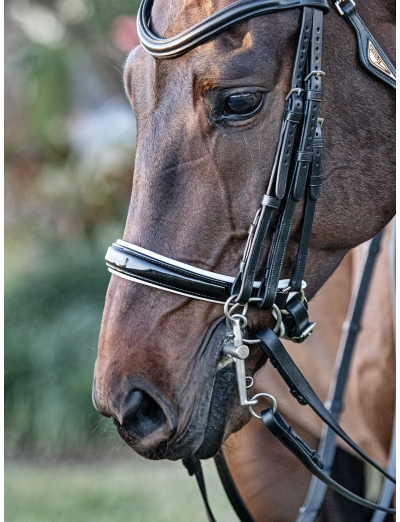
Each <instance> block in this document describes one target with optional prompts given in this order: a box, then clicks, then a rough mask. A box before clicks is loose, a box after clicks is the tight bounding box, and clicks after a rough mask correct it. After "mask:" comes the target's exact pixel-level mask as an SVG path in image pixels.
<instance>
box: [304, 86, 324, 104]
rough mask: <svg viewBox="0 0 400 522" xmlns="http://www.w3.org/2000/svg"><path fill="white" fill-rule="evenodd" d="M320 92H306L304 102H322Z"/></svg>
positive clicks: (311, 90)
mask: <svg viewBox="0 0 400 522" xmlns="http://www.w3.org/2000/svg"><path fill="white" fill-rule="evenodd" d="M322 98H323V95H322V91H314V90H313V89H307V90H306V100H313V101H319V102H322Z"/></svg>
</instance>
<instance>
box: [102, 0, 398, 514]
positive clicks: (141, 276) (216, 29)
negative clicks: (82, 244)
mask: <svg viewBox="0 0 400 522" xmlns="http://www.w3.org/2000/svg"><path fill="white" fill-rule="evenodd" d="M342 1H343V0H338V1H337V2H336V7H337V8H338V11H339V13H340V14H341V15H344V16H345V18H346V19H347V21H348V22H349V23H350V25H351V26H352V28H353V29H354V31H355V34H356V36H357V41H358V46H359V55H360V59H361V61H362V63H363V65H364V66H365V67H366V68H367V69H368V70H369V71H370V72H371V73H372V74H374V75H375V76H376V77H378V78H379V79H380V80H382V81H384V82H386V83H387V84H389V85H390V86H392V87H394V88H395V81H396V80H395V69H394V67H393V66H392V64H391V63H390V60H389V59H388V58H387V56H386V55H385V53H384V52H383V51H382V49H381V48H380V46H379V44H378V43H377V42H376V40H375V39H374V37H373V36H372V35H371V33H370V32H369V31H368V29H367V28H366V26H365V25H364V23H363V22H362V20H361V18H360V17H359V15H358V13H357V11H356V10H355V4H354V2H353V1H352V0H350V1H349V2H348V3H346V4H345V5H342ZM152 5H153V0H142V3H141V5H140V8H139V12H138V33H139V37H140V41H141V44H142V46H143V47H144V49H145V50H146V51H147V52H148V53H150V54H151V55H152V56H154V57H155V58H157V59H173V58H177V57H179V56H181V55H183V54H185V53H187V52H189V51H190V50H191V49H193V48H195V47H197V46H198V45H201V44H202V43H204V42H205V41H207V40H208V39H210V38H211V37H213V36H215V35H217V34H218V33H220V32H222V31H224V30H225V29H227V28H228V27H230V26H231V25H233V24H235V23H237V22H240V21H243V20H247V19H249V18H252V17H255V16H261V15H265V14H268V13H271V12H276V11H282V10H286V9H293V8H301V9H302V21H301V26H300V32H299V43H298V47H297V52H296V58H295V63H294V67H293V73H292V79H291V86H290V90H289V93H288V95H287V97H286V107H285V112H284V115H283V119H282V125H281V129H280V134H279V140H278V146H277V150H276V154H275V160H274V164H273V168H272V172H271V176H270V179H269V184H268V188H267V190H266V193H265V194H264V195H263V197H262V199H261V205H260V208H259V209H258V211H257V213H256V215H255V218H254V220H253V223H252V224H251V226H250V229H249V235H248V240H247V244H246V247H245V250H244V253H243V257H242V260H241V262H240V265H239V270H238V273H237V276H236V278H233V277H229V276H224V275H220V274H215V273H213V272H208V271H205V270H201V269H198V268H195V267H192V266H190V265H187V264H184V263H181V262H178V261H175V260H172V259H169V258H166V257H164V256H161V255H159V254H156V253H154V252H151V251H149V250H146V249H144V248H141V247H139V246H137V245H134V244H132V243H129V242H127V241H122V240H118V241H117V242H116V243H114V244H113V245H112V246H111V247H110V248H109V249H108V252H107V255H106V262H107V265H108V268H109V270H110V272H112V273H113V274H115V275H118V276H120V277H123V278H126V279H129V280H131V281H135V282H138V283H142V284H146V285H149V286H153V287H156V288H160V289H163V290H166V291H170V292H175V293H178V294H181V295H185V296H189V297H192V298H196V299H202V300H206V301H209V302H215V303H227V302H228V301H230V302H231V304H234V305H235V306H239V305H242V306H247V305H248V303H249V302H250V301H251V302H254V303H256V304H257V306H258V307H259V308H263V309H274V310H278V311H280V313H281V319H280V321H281V322H280V325H279V326H280V328H278V329H277V333H280V336H281V337H284V338H286V339H290V340H292V341H294V342H297V343H298V342H303V341H304V340H305V339H306V338H307V337H308V336H309V335H310V334H311V332H312V330H313V328H314V326H315V323H312V322H310V321H309V319H308V307H307V300H306V299H305V296H304V287H305V283H304V281H303V275H304V270H305V265H306V260H307V251H308V245H309V240H310V235H311V229H312V223H313V218H314V211H315V205H316V202H317V199H318V196H319V192H320V186H321V163H322V150H323V138H322V123H323V120H322V119H321V118H319V108H320V105H321V102H322V98H323V97H322V78H323V76H324V75H325V73H324V72H323V70H322V36H323V15H324V14H326V13H327V12H329V5H328V3H327V0H295V1H290V0H239V1H237V2H234V3H232V4H230V5H229V6H227V7H225V8H224V9H221V10H220V11H218V12H216V13H214V14H213V15H211V16H209V17H207V18H205V19H204V20H202V21H201V22H199V23H197V24H195V25H194V26H192V27H190V28H189V29H187V30H185V31H183V32H182V33H180V34H178V35H176V36H173V37H171V38H162V37H159V36H157V35H155V34H154V33H153V32H152V30H151V28H150V19H151V10H152ZM295 146H297V150H296V151H294V148H295ZM300 200H304V207H303V216H302V223H301V233H300V240H299V243H298V248H297V254H296V256H295V258H294V262H293V266H292V272H291V276H290V279H288V280H281V279H280V276H281V271H282V266H283V263H284V259H285V255H286V251H287V246H288V243H289V238H290V234H291V229H292V221H293V215H294V211H295V208H296V205H297V204H298V203H299V201H300ZM271 223H276V225H275V226H274V227H272V226H271ZM267 237H269V238H270V240H271V246H270V248H269V253H268V257H267V263H266V266H265V267H264V269H263V276H262V278H261V281H255V276H256V272H257V269H258V267H259V260H260V256H261V252H262V248H263V245H264V243H265V240H266V238H267ZM371 271H372V268H371ZM278 313H279V312H278ZM242 326H243V325H242ZM233 330H234V328H233ZM277 333H274V332H273V331H272V330H270V329H269V328H264V329H263V330H262V331H261V332H260V333H259V334H258V335H257V338H258V340H259V341H258V342H260V346H261V348H262V349H263V350H264V352H265V353H266V354H267V356H268V357H269V359H270V360H271V362H272V364H273V365H274V366H275V367H276V368H277V369H278V371H279V372H280V374H281V375H282V377H283V378H284V379H285V381H286V382H287V383H288V385H289V387H290V391H291V393H292V394H293V395H294V396H295V397H296V399H297V400H298V401H299V403H300V404H309V405H310V406H311V407H312V408H313V409H314V411H315V412H316V413H317V414H318V415H319V416H320V417H321V418H322V419H323V420H324V421H325V422H326V423H327V425H328V426H329V428H330V430H331V431H332V433H336V435H338V436H339V437H341V438H342V439H343V440H345V441H346V442H347V443H348V444H349V445H350V446H351V447H352V448H353V449H354V450H355V451H356V452H357V453H358V454H359V455H360V456H362V457H363V458H364V459H365V460H367V461H368V462H369V463H370V464H371V465H372V466H374V467H375V468H376V469H378V470H379V471H380V472H381V473H383V474H384V475H385V477H386V478H387V479H388V480H389V481H391V482H394V478H393V477H392V476H391V475H390V473H388V472H386V471H385V470H384V469H382V468H381V467H380V466H379V465H378V464H376V463H375V462H374V461H372V459H370V458H369V457H368V456H367V455H366V454H365V453H364V452H363V451H362V450H361V449H360V448H359V447H358V446H357V445H356V444H355V443H354V442H353V441H352V440H351V439H350V438H349V437H348V436H347V434H346V433H345V432H344V431H343V430H342V429H341V428H340V426H339V425H338V423H337V420H338V416H339V415H336V414H335V412H334V411H333V410H332V409H331V410H330V411H328V410H327V409H326V408H325V407H324V405H323V404H322V403H321V401H320V400H319V399H318V397H317V396H316V395H315V393H314V392H313V390H312V388H311V386H310V385H309V384H308V383H307V381H306V380H305V379H304V377H303V376H302V374H301V373H300V371H299V369H298V368H297V367H296V365H295V364H294V362H293V361H292V359H291V358H290V356H289V354H288V353H287V352H286V350H285V348H284V346H283V344H282V343H281V341H280V340H279V336H278V335H277ZM238 337H239V338H240V342H242V343H243V342H246V341H245V340H243V339H242V338H241V334H240V327H239V334H238ZM238 348H240V346H239V344H238V343H236V344H235V347H234V349H238ZM224 353H225V352H224ZM227 353H228V354H232V353H236V352H234V351H233V352H232V350H231V351H230V352H229V351H228V352H227ZM234 357H236V362H240V361H238V360H239V359H241V358H243V359H244V357H239V356H237V355H236V356H235V355H234ZM237 372H238V366H237ZM343 389H344V384H343ZM343 389H342V393H343ZM243 404H246V405H250V404H251V401H250V402H246V401H245V402H244V403H243ZM262 420H263V422H264V423H265V425H266V426H267V427H268V428H269V430H270V431H271V433H273V434H274V435H275V436H276V437H277V438H278V439H279V440H280V441H281V442H282V443H283V444H284V445H285V446H286V447H288V449H290V451H292V453H294V454H295V456H296V457H297V458H298V459H299V460H300V461H301V462H302V463H303V465H305V466H306V467H307V469H309V470H310V471H311V472H312V473H313V474H314V475H315V476H317V477H318V478H319V479H320V480H321V481H322V482H324V483H325V484H327V485H328V486H329V487H331V488H333V489H334V490H336V491H337V492H339V493H340V494H342V495H344V496H346V497H347V498H350V499H351V500H353V501H355V502H357V503H359V504H361V505H363V506H366V507H369V508H372V509H376V510H379V511H381V512H384V513H395V511H394V510H393V509H390V508H388V507H387V506H388V505H389V504H387V505H383V504H382V503H380V504H375V503H373V502H370V501H368V500H365V499H361V498H360V497H357V495H354V494H353V493H351V492H350V491H348V490H346V489H345V488H343V487H342V486H340V485H339V484H337V483H336V482H334V481H333V480H332V479H331V478H330V477H329V471H328V472H326V470H324V469H323V467H324V466H323V464H322V461H321V458H320V457H319V455H318V453H317V452H316V451H313V450H311V449H310V448H309V447H308V446H307V445H306V444H305V443H304V441H302V440H301V439H300V437H299V436H298V435H297V434H296V433H295V432H294V430H293V429H292V428H291V427H290V426H288V425H287V424H286V422H285V421H284V419H283V417H282V416H281V415H280V414H279V413H278V412H277V411H276V409H275V408H272V407H271V408H268V409H267V410H265V411H264V412H262ZM190 462H191V463H190ZM190 462H189V461H187V464H188V466H189V468H190V469H192V471H193V470H194V471H193V473H194V474H196V476H198V478H199V475H198V472H197V471H196V469H197V468H196V465H197V464H194V461H193V459H192V461H190ZM195 468H196V469H195ZM322 498H323V496H322ZM321 502H322V500H321ZM314 511H316V512H317V511H318V509H317V510H315V509H314ZM247 515H248V513H247ZM247 515H246V514H245V515H243V517H241V519H242V520H251V517H249V516H247ZM315 516H316V514H313V515H310V516H309V517H308V518H304V517H303V518H302V519H301V520H307V521H311V520H314V518H315ZM246 517H247V518H246ZM312 517H314V518H312ZM209 518H210V520H213V517H212V514H211V512H209Z"/></svg>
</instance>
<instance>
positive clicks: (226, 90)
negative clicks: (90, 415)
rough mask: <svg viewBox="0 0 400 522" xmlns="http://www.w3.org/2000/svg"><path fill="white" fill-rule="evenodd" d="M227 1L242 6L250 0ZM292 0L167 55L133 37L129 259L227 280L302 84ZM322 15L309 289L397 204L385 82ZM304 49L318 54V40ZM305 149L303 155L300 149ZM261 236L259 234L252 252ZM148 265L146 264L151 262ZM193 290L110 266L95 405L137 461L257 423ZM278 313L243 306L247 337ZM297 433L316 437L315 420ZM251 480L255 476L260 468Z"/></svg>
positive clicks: (159, 10) (157, 26) (222, 331)
mask: <svg viewBox="0 0 400 522" xmlns="http://www.w3.org/2000/svg"><path fill="white" fill-rule="evenodd" d="M253 1H257V0H253ZM147 3H148V2H147ZM250 3H251V2H247V4H250ZM272 3H273V2H272V1H271V4H272ZM299 3H300V2H299ZM317 3H318V2H317ZM236 4H240V5H241V7H243V5H244V4H246V2H236V3H235V4H232V5H234V6H236ZM277 4H279V5H280V6H282V5H284V4H285V2H284V1H283V2H277ZM377 5H378V7H379V8H377V7H376V3H374V2H373V1H372V0H367V1H365V2H363V4H362V5H361V6H360V9H359V11H360V13H361V15H362V18H363V19H364V21H365V23H366V25H367V26H368V27H369V28H373V32H374V34H375V35H377V38H378V40H379V43H380V45H381V46H382V48H383V49H384V50H385V52H386V53H387V55H388V57H389V59H390V60H392V61H393V60H394V51H393V41H394V10H395V5H394V2H385V3H384V2H380V3H379V4H377ZM230 7H231V4H230V2H228V1H227V0H210V1H207V2H200V0H176V1H174V2H170V3H169V2H168V3H167V2H160V1H157V0H156V1H155V2H154V5H152V9H151V19H150V20H147V21H146V23H147V22H148V21H149V22H150V29H151V31H152V33H153V34H154V35H158V37H160V38H161V37H163V38H167V39H168V38H170V39H171V40H173V36H174V35H176V34H179V33H181V32H185V31H186V30H187V29H188V28H190V27H192V26H193V24H197V23H201V21H202V20H204V19H205V18H206V19H207V17H210V16H212V13H215V12H219V10H222V11H223V10H224V9H229V8H230ZM286 7H290V8H288V9H286ZM286 7H284V9H283V10H280V9H281V7H280V8H279V10H276V11H273V12H270V13H268V16H257V17H250V18H243V19H242V20H241V21H238V22H237V23H234V24H232V25H230V26H229V27H227V28H225V29H224V31H223V32H217V33H216V34H213V35H212V36H211V37H210V38H208V39H205V40H204V41H201V45H197V46H193V47H192V48H190V49H189V51H188V52H186V50H185V52H181V53H180V54H181V55H180V56H179V57H174V59H171V60H169V59H166V60H158V59H157V58H155V57H154V56H152V55H151V53H148V52H146V50H145V49H144V48H143V47H137V48H135V49H134V50H133V51H132V52H131V54H130V55H129V57H128V60H127V63H126V66H125V73H124V81H125V90H126V93H127V96H128V98H129V100H130V101H131V104H132V107H133V109H134V111H135V114H136V118H137V124H138V141H137V153H136V162H135V173H134V179H133V189H132V199H131V204H130V207H129V213H128V218H127V224H126V228H125V231H124V241H125V243H123V242H122V243H120V245H119V247H118V248H119V249H120V250H121V252H125V253H127V252H129V248H127V245H136V246H137V247H136V250H135V255H136V259H137V258H139V257H140V258H141V259H142V261H143V259H144V260H145V262H147V261H148V259H149V254H148V253H149V252H150V254H151V253H153V254H154V252H156V253H157V254H154V255H153V258H152V259H156V260H157V263H158V267H160V266H161V265H165V259H166V258H169V259H176V260H179V261H177V262H176V267H177V268H176V272H175V277H176V278H177V277H178V272H179V273H180V277H181V276H182V273H183V272H185V270H186V269H185V267H187V266H188V265H190V266H192V267H193V266H194V267H195V268H194V269H193V270H192V273H196V274H197V277H198V279H199V280H201V281H202V284H203V286H204V284H208V283H207V281H209V278H208V276H207V274H210V273H219V274H226V276H223V277H222V276H221V278H220V281H223V282H224V284H225V283H226V284H228V283H229V284H231V282H232V281H233V278H234V276H235V275H236V272H237V266H238V264H239V261H240V259H241V257H242V255H243V251H244V250H245V245H246V242H247V240H248V232H247V231H248V227H249V224H250V223H252V220H253V216H254V213H255V212H256V210H257V208H258V206H259V199H260V194H261V193H262V191H265V187H266V184H268V182H269V181H271V180H270V178H271V172H273V171H274V168H275V167H274V155H275V152H276V150H277V149H278V148H279V145H280V141H279V139H280V138H279V136H280V135H281V131H280V127H281V120H282V113H283V112H284V110H285V104H286V100H285V99H286V97H287V96H288V93H289V96H290V95H293V96H297V95H299V94H300V91H302V90H303V89H297V91H298V92H295V93H292V91H293V89H290V87H291V80H290V76H291V74H292V70H293V63H294V61H295V59H296V60H297V58H298V56H299V54H298V53H299V50H298V49H299V48H298V49H297V51H296V47H297V40H298V36H299V27H301V31H303V30H304V31H305V30H306V26H305V25H304V16H303V21H302V11H303V10H302V9H300V8H297V7H295V6H293V4H290V5H289V3H287V5H286ZM222 11H221V12H222ZM325 19H326V20H325V28H324V43H323V46H322V47H323V71H324V73H326V81H325V83H326V88H325V90H324V100H323V104H322V112H323V115H324V117H325V119H326V123H325V125H324V140H325V142H324V147H325V153H324V161H323V185H322V190H321V194H320V197H319V201H318V205H317V206H316V210H315V216H314V220H313V228H312V233H311V237H310V241H309V249H308V256H307V264H306V267H305V274H304V279H305V280H306V281H307V298H308V299H311V298H312V297H313V296H314V295H315V294H316V293H317V291H318V290H319V289H320V288H321V287H322V286H323V284H324V283H325V282H326V281H327V280H328V279H329V277H330V276H331V275H332V273H333V272H334V270H335V269H336V268H337V266H338V265H339V263H340V261H341V260H342V259H343V257H344V256H345V254H346V253H347V252H349V250H350V249H352V248H353V247H355V246H356V245H359V244H360V243H363V242H364V241H366V240H368V239H369V238H371V237H373V236H374V235H375V234H377V233H378V232H379V231H380V230H381V229H382V228H383V227H384V226H385V225H386V224H387V223H388V222H389V221H390V220H391V219H392V217H393V215H394V213H395V195H394V194H395V180H394V118H393V115H394V97H393V93H392V90H391V89H390V87H389V86H388V85H385V84H384V83H383V82H381V81H379V80H378V79H376V78H375V77H374V76H373V75H372V74H369V73H368V72H366V71H365V69H364V68H363V66H362V64H361V63H360V60H359V58H358V54H357V49H356V41H355V38H354V34H353V32H352V30H351V28H350V27H349V26H347V25H346V24H345V23H344V21H343V19H342V17H340V16H338V15H337V13H335V12H333V11H331V12H330V13H329V14H327V15H326V16H325ZM200 25H201V24H200ZM317 29H319V28H317ZM321 36H322V34H321ZM317 38H318V36H317ZM314 48H315V49H317V51H316V52H317V53H319V52H320V49H319V47H318V45H317V44H315V41H314ZM379 49H380V48H379ZM300 53H301V50H300ZM314 54H315V53H314ZM318 56H319V55H318ZM378 56H379V54H378ZM314 73H317V74H315V75H314V76H312V77H311V80H310V81H312V82H314V84H315V83H316V82H317V81H319V77H320V76H321V75H322V71H320V72H318V71H315V70H313V71H311V75H313V74H314ZM314 80H315V81H314ZM294 90H295V91H296V89H294ZM315 99H316V98H315ZM319 101H320V100H319ZM285 139H286V138H285ZM301 154H302V153H300V156H297V159H296V161H297V162H300V163H301V162H306V161H310V160H309V159H307V156H306V153H303V155H301ZM277 186H278V185H277ZM266 201H267V204H268V203H271V201H272V200H271V199H268V198H267V199H266ZM271 204H272V203H271ZM303 206H305V205H303ZM302 215H303V209H302V205H301V204H300V206H299V208H296V210H295V211H294V216H293V222H292V226H291V228H290V230H289V231H290V240H289V242H288V244H287V249H286V250H287V251H286V254H287V255H286V257H285V260H284V262H283V263H282V271H281V276H283V277H285V278H290V277H291V275H290V274H291V267H292V265H293V263H294V262H295V260H296V252H297V249H298V247H299V244H301V243H302V222H303V219H302ZM271 226H272V228H275V229H279V226H280V224H279V221H274V220H273V219H272V221H271ZM271 244H272V239H271V235H269V236H267V239H266V241H265V244H264V249H263V250H262V251H261V253H260V257H261V261H262V263H260V264H261V265H264V266H265V264H266V262H267V258H268V255H269V250H271ZM124 245H125V246H124ZM126 259H127V261H126V262H128V259H129V258H128V257H127V258H126ZM121 266H122V269H121V271H123V268H124V265H123V263H122V265H121ZM196 270H197V272H196ZM147 271H148V272H149V271H152V272H154V271H155V269H154V266H153V265H152V268H151V270H150V269H149V270H147ZM260 274H261V271H260V270H258V272H257V276H258V277H259V276H260ZM119 275H121V274H119ZM164 275H165V274H164ZM128 279H129V278H128ZM139 280H140V278H139ZM154 286H156V288H154ZM299 294H300V292H299ZM189 295H190V292H189V294H188V293H186V294H185V295H179V293H169V292H166V291H164V289H163V287H162V285H160V284H158V285H151V284H150V285H149V286H142V285H138V284H135V283H134V284H132V282H131V281H127V280H125V279H124V278H121V277H115V276H113V277H112V278H111V281H110V285H109V289H108V292H107V298H106V304H105V310H104V315H103V321H102V327H101V332H100V340H99V350H98V357H97V361H96V368H95V378H94V385H93V402H94V405H95V407H96V408H97V410H98V411H99V412H100V413H101V414H103V415H105V416H108V417H111V418H112V419H113V420H114V422H115V424H116V427H117V430H118V431H119V433H120V435H121V436H122V437H123V439H124V440H125V441H126V442H127V443H128V444H129V445H130V446H131V447H132V448H133V449H134V450H135V451H137V452H138V453H139V454H140V455H142V456H144V457H146V458H151V459H160V458H167V459H171V460H179V459H184V458H186V457H188V456H191V455H195V456H196V457H197V458H200V459H206V458H210V457H212V456H214V455H215V453H216V452H217V451H218V449H219V448H220V446H221V445H222V444H223V443H224V441H226V440H228V441H231V448H236V447H237V445H238V443H237V441H238V440H240V436H241V434H243V433H247V432H246V430H248V429H249V428H248V426H250V425H254V421H252V422H251V423H250V424H249V425H248V426H246V425H247V424H248V423H249V420H250V419H251V414H250V412H249V409H248V408H243V406H242V405H241V404H240V402H239V398H238V390H237V384H236V376H235V370H234V369H233V365H232V364H228V365H227V366H224V367H223V368H222V369H221V367H220V363H221V346H223V345H224V343H225V339H226V334H227V328H226V322H225V317H224V316H223V311H222V308H221V305H220V304H217V303H215V302H210V300H196V299H192V298H190V297H189ZM317 306H318V305H317ZM325 313H326V311H325ZM275 316H276V312H275ZM275 319H276V317H275V318H274V316H273V314H272V313H271V306H269V307H266V308H264V309H258V308H257V307H256V306H252V307H250V308H249V311H248V315H247V318H246V323H247V324H246V326H247V337H249V338H252V337H253V338H254V335H255V334H257V333H258V332H260V331H261V330H262V329H263V328H264V327H265V326H266V325H267V326H271V328H272V327H273V325H274V323H275ZM313 335H314V336H315V333H314V334H313ZM307 342H310V341H307ZM306 344H307V343H306ZM323 351H324V348H323V349H322V352H323ZM322 356H323V353H322V354H321V357H322ZM265 362H266V357H265V353H263V351H262V350H261V349H260V347H259V346H257V345H254V346H251V349H250V354H249V356H248V357H247V359H246V365H245V369H246V375H247V376H248V377H250V376H254V375H257V374H258V373H257V372H260V371H261V372H262V371H263V369H264V365H265ZM305 364H306V365H308V364H309V362H308V361H306V362H305ZM238 367H239V365H237V368H238ZM236 373H237V372H236ZM361 377H362V376H361ZM381 380H382V379H380V382H381ZM359 382H360V381H359ZM392 382H393V381H392ZM256 384H257V386H259V387H260V389H262V391H263V392H265V391H268V386H267V384H268V381H267V382H266V387H265V388H264V386H263V385H262V382H261V380H259V379H257V382H256ZM356 386H357V384H356ZM372 388H373V387H372ZM390 389H391V387H390ZM372 391H373V390H372V389H370V391H369V392H368V390H367V392H366V395H365V398H366V400H365V402H364V403H363V404H362V405H361V407H364V408H365V407H367V404H370V405H371V406H370V408H369V414H370V415H371V416H372V418H373V419H374V420H375V419H377V418H378V415H376V416H373V415H372V413H373V412H375V411H376V413H377V414H378V413H380V412H381V406H380V404H379V403H377V402H376V401H375V400H372V398H371V397H369V395H368V393H371V394H372ZM374 391H375V390H374ZM380 391H382V390H380ZM369 399H371V402H368V400H369ZM371 412H372V413H371ZM300 424H301V423H300ZM261 427H262V425H261ZM307 428H308V430H307ZM305 431H306V432H307V431H308V433H310V434H311V435H313V433H312V432H313V429H311V425H308V426H307V427H306V429H305ZM235 434H237V435H235ZM230 436H232V437H230ZM229 437H230V438H229ZM359 444H360V445H361V446H363V441H362V440H360V441H359ZM271 446H272V445H271ZM263 452H264V449H263ZM226 453H227V459H228V464H230V465H231V467H232V469H233V468H235V463H234V460H235V459H234V457H232V456H231V457H230V456H229V454H231V455H234V454H236V453H235V452H229V451H228V452H226ZM265 453H266V454H267V453H268V444H267V446H266V448H265ZM237 455H239V453H237ZM233 475H234V476H235V477H234V478H235V479H236V478H237V477H236V473H235V472H234V471H233ZM238 481H239V482H240V479H238ZM301 481H304V478H301ZM259 484H260V486H259V487H262V479H261V482H260V483H259ZM243 488H244V486H240V485H239V489H240V490H243ZM243 496H244V498H245V500H246V501H248V504H249V509H250V511H251V512H252V513H253V514H254V516H255V518H256V520H266V521H272V520H293V513H292V512H290V513H285V514H284V515H282V516H281V515H276V514H275V515H273V514H271V515H269V514H268V512H265V511H263V512H261V511H260V508H259V507H258V506H257V505H256V504H255V503H254V502H253V507H252V499H251V498H250V496H249V495H248V494H247V493H246V491H244V493H243ZM261 504H262V503H261Z"/></svg>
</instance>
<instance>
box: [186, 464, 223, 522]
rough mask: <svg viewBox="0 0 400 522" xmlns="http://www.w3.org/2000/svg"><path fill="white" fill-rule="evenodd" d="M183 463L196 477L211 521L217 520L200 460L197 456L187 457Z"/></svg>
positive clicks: (191, 474) (190, 473)
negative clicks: (209, 499)
mask: <svg viewBox="0 0 400 522" xmlns="http://www.w3.org/2000/svg"><path fill="white" fill-rule="evenodd" d="M182 464H183V465H184V466H185V468H186V469H187V470H188V473H189V475H190V476H191V477H192V476H193V475H194V476H195V477H196V480H197V484H198V486H199V489H200V493H201V496H202V498H203V502H204V506H205V508H206V512H207V517H208V520H209V522H216V521H215V518H214V515H213V514H212V511H211V508H210V504H209V503H208V497H207V490H206V484H205V482H204V475H203V470H202V467H201V462H200V460H199V459H198V458H197V457H195V456H190V457H185V458H184V459H182Z"/></svg>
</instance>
